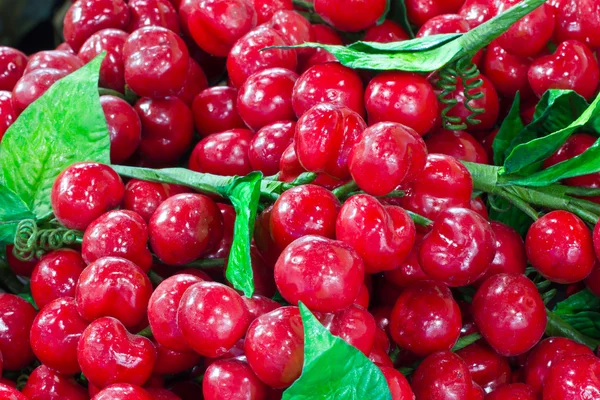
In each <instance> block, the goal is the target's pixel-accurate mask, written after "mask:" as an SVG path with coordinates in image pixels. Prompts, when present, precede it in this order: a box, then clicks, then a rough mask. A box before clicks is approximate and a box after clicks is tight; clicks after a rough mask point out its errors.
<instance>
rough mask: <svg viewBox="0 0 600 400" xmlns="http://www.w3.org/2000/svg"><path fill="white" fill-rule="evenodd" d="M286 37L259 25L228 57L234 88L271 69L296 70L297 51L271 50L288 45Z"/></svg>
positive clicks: (234, 47)
mask: <svg viewBox="0 0 600 400" xmlns="http://www.w3.org/2000/svg"><path fill="white" fill-rule="evenodd" d="M287 45H288V43H287V41H286V40H285V39H284V37H283V36H282V35H281V34H280V33H279V32H277V31H276V30H275V29H273V28H269V27H268V26H266V25H263V26H259V27H257V28H256V29H254V30H252V31H250V32H248V33H247V34H246V35H244V36H243V37H241V38H240V39H239V40H238V41H237V42H235V45H234V46H233V48H232V49H231V51H230V52H229V55H228V56H227V72H228V74H229V79H230V80H231V82H232V83H233V86H235V87H237V88H239V87H241V86H242V85H243V84H244V82H245V81H246V79H248V77H249V76H250V75H252V74H254V73H256V72H260V71H262V70H265V69H268V68H286V69H289V70H291V71H295V70H296V66H297V56H296V51H295V50H293V49H288V50H285V49H270V50H265V51H262V50H263V49H264V48H265V47H270V46H287Z"/></svg>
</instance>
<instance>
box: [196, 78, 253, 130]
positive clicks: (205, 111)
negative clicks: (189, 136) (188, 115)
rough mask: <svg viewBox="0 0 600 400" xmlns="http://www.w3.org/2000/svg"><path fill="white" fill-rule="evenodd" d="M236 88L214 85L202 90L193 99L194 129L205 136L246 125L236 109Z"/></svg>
mask: <svg viewBox="0 0 600 400" xmlns="http://www.w3.org/2000/svg"><path fill="white" fill-rule="evenodd" d="M236 104H237V90H236V89H234V88H231V87H227V86H215V87H211V88H208V89H206V90H203V91H202V92H200V93H199V94H198V95H197V96H196V98H195V99H194V103H193V105H192V112H193V113H194V123H195V126H196V130H197V131H198V133H200V135H201V136H203V137H206V136H208V135H210V134H211V133H219V132H223V131H227V130H231V129H235V128H245V127H246V125H245V124H244V121H242V118H241V117H240V116H239V114H238V111H237V107H236Z"/></svg>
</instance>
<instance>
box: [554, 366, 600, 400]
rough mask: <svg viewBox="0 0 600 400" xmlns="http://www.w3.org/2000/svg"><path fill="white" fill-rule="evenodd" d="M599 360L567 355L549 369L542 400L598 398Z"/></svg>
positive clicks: (599, 383)
mask: <svg viewBox="0 0 600 400" xmlns="http://www.w3.org/2000/svg"><path fill="white" fill-rule="evenodd" d="M599 369H600V360H599V359H598V358H597V357H595V356H592V355H573V356H571V355H569V356H568V357H565V358H563V359H562V360H561V361H559V362H558V363H556V365H554V367H552V368H551V369H550V372H549V373H548V376H547V378H546V381H545V382H544V389H543V392H542V394H543V398H544V400H559V399H560V400H562V399H577V398H579V399H585V398H588V399H595V398H600V376H599V372H598V371H599Z"/></svg>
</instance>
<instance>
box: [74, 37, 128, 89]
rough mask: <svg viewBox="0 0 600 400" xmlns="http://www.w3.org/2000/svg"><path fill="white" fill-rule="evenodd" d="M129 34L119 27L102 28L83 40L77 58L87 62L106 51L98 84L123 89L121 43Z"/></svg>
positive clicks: (122, 43)
mask: <svg viewBox="0 0 600 400" xmlns="http://www.w3.org/2000/svg"><path fill="white" fill-rule="evenodd" d="M128 37H129V34H128V33H127V32H125V31H122V30H119V29H103V30H101V31H98V32H96V33H94V34H93V35H92V36H90V37H89V38H88V40H86V41H85V43H84V44H83V46H81V49H80V50H79V53H78V54H77V55H78V56H79V58H80V59H81V60H82V61H83V62H84V63H88V62H90V61H91V60H92V59H94V58H95V57H96V56H97V55H98V54H100V53H102V52H103V51H106V57H105V58H104V60H102V64H101V65H100V81H99V85H100V86H101V87H104V88H108V89H113V90H116V91H118V92H123V91H124V90H125V66H124V64H123V45H124V44H125V41H126V40H127V38H128Z"/></svg>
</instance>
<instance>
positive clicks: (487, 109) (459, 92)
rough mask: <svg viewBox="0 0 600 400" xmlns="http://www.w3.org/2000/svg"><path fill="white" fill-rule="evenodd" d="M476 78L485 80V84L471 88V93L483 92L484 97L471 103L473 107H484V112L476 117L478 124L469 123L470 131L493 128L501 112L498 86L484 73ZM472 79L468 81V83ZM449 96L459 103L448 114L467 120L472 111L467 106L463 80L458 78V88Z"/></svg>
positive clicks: (468, 129)
mask: <svg viewBox="0 0 600 400" xmlns="http://www.w3.org/2000/svg"><path fill="white" fill-rule="evenodd" d="M475 79H481V80H482V81H483V85H481V86H480V87H478V88H477V89H471V90H470V93H472V94H474V93H483V97H482V98H480V99H476V100H471V101H470V102H469V105H470V106H471V107H473V108H481V109H483V110H484V111H483V113H481V114H478V115H476V116H475V117H474V119H476V120H478V121H480V122H479V123H478V124H467V126H468V128H467V131H468V132H473V131H475V132H477V131H487V130H491V129H492V128H493V127H494V125H496V120H497V119H498V115H499V113H500V104H499V99H498V93H497V92H496V88H495V87H494V85H493V84H492V82H490V80H489V79H488V78H486V77H485V76H484V75H481V74H480V75H479V76H478V77H477V78H473V80H475ZM470 81H471V80H469V81H468V83H471V82H470ZM449 98H453V99H455V100H457V101H458V104H457V105H456V106H455V107H454V108H452V110H450V112H448V115H449V116H451V117H460V118H461V119H462V120H463V121H466V118H467V117H468V116H469V115H471V114H472V113H471V111H469V110H468V109H467V108H466V107H465V101H466V98H465V88H464V85H463V82H462V80H460V79H459V80H458V83H457V85H456V90H455V91H454V92H452V95H451V96H449Z"/></svg>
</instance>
